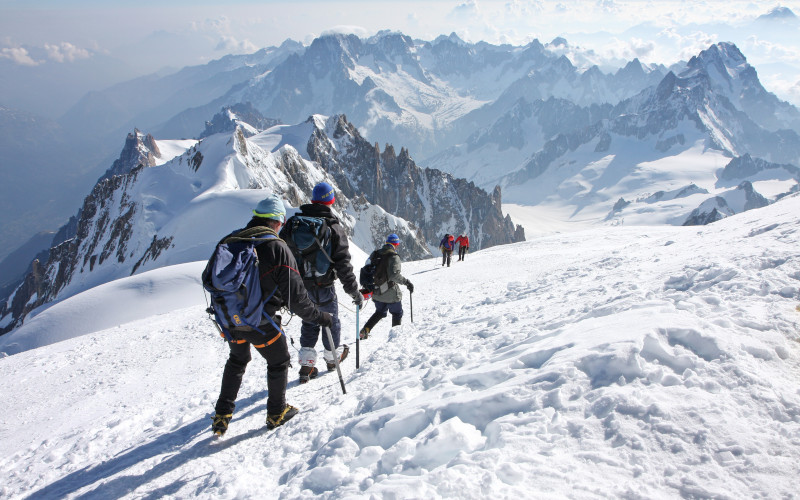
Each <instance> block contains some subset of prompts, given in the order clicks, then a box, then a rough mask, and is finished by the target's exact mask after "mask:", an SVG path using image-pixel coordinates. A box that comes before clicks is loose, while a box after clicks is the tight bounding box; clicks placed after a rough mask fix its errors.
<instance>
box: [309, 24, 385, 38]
mask: <svg viewBox="0 0 800 500" xmlns="http://www.w3.org/2000/svg"><path fill="white" fill-rule="evenodd" d="M371 34H372V33H371V32H370V31H369V30H367V29H366V28H362V27H361V26H348V25H339V26H334V27H332V28H328V29H326V30H324V31H323V32H322V33H321V34H320V36H325V35H356V36H357V37H359V38H368V37H370V36H371Z"/></svg>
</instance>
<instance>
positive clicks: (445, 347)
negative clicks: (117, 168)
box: [0, 196, 800, 498]
mask: <svg viewBox="0 0 800 500" xmlns="http://www.w3.org/2000/svg"><path fill="white" fill-rule="evenodd" d="M798 209H800V197H798V196H794V197H791V198H788V199H785V200H782V201H780V202H778V203H776V204H774V205H771V206H770V207H767V208H764V209H758V210H752V211H749V212H747V213H745V214H740V215H737V216H734V217H731V218H728V219H725V220H723V221H720V222H718V223H715V224H712V225H710V226H704V227H691V228H684V227H656V228H654V227H612V228H602V229H592V230H585V231H577V232H571V233H568V234H562V235H554V236H548V237H543V238H539V239H536V240H533V241H529V242H526V243H521V244H515V245H505V246H501V247H494V248H491V249H488V250H484V251H480V252H474V253H470V254H468V255H467V258H466V261H465V262H455V261H454V262H453V264H452V267H450V268H441V266H440V263H441V260H440V259H430V260H426V261H419V262H411V263H404V265H403V273H404V275H405V276H407V277H408V278H409V279H410V280H411V281H412V282H413V283H414V285H415V292H416V293H415V294H414V296H413V300H414V323H413V324H412V323H411V322H410V321H409V320H410V317H409V297H408V294H407V293H405V297H404V307H405V308H406V316H405V318H404V322H403V325H402V326H400V327H395V328H391V327H390V319H389V318H387V319H384V320H383V321H382V322H381V323H379V324H378V326H377V327H376V328H375V329H374V331H373V334H372V335H371V336H370V338H369V339H368V340H366V341H363V342H362V343H361V367H360V369H359V370H358V371H356V370H355V364H354V362H355V349H354V348H355V346H354V345H353V342H354V340H353V339H354V337H355V317H354V316H355V315H354V313H353V312H351V311H348V310H345V307H347V308H350V306H349V305H348V304H347V302H349V301H347V300H345V299H341V298H342V297H346V296H345V295H344V294H343V293H341V290H340V294H339V296H340V299H341V301H342V307H341V316H342V322H343V328H344V330H343V333H344V336H345V339H346V341H349V342H350V343H351V346H352V347H353V350H352V351H351V354H350V357H349V358H348V359H347V360H346V361H345V362H344V364H343V371H344V376H345V381H346V384H347V391H348V393H347V394H346V395H342V394H341V390H340V388H339V383H338V379H337V377H336V374H335V372H333V373H324V374H322V376H321V377H320V378H319V379H317V380H314V381H312V382H310V383H309V384H307V385H303V386H299V385H297V382H296V380H297V369H298V367H297V365H296V363H295V366H294V367H293V368H292V369H291V371H290V380H291V382H290V385H289V389H288V392H287V400H288V402H289V403H291V404H294V405H295V406H298V407H299V408H300V409H301V413H300V414H299V415H298V416H297V417H295V418H294V419H293V420H291V421H290V422H289V423H288V424H286V425H285V426H283V427H281V428H278V429H276V430H275V431H271V432H268V431H266V430H265V428H264V418H265V413H266V409H265V402H266V390H265V387H266V384H265V376H266V369H265V368H266V367H265V363H264V362H263V361H262V360H261V359H260V357H259V356H258V355H257V354H255V353H254V359H253V362H251V364H250V365H248V370H247V373H246V374H245V376H244V382H243V385H242V388H241V390H240V393H239V399H238V401H237V410H236V412H235V413H234V418H233V421H232V422H231V426H230V430H229V432H228V434H227V435H226V436H225V437H224V438H223V439H221V440H213V439H212V438H211V436H210V418H209V417H210V415H211V414H213V405H214V402H215V401H216V397H217V394H218V389H219V383H220V377H221V373H222V367H223V365H224V362H225V359H226V357H227V347H226V346H225V345H224V343H222V342H221V341H220V340H219V339H218V338H216V337H215V333H214V327H213V326H212V325H211V323H210V322H209V320H208V319H207V318H206V317H205V314H204V313H203V309H204V308H205V306H204V305H195V306H191V307H188V308H183V309H178V310H175V311H174V312H172V313H169V314H164V315H158V316H149V317H145V318H143V319H141V320H138V321H135V322H132V323H127V324H125V325H120V326H118V327H115V328H110V329H107V330H103V331H100V332H96V333H93V334H90V335H85V336H82V337H76V338H73V339H70V340H66V341H63V342H59V343H56V344H52V345H49V346H45V347H41V348H38V349H34V350H30V351H26V352H22V353H20V354H16V355H13V356H10V357H7V358H3V359H0V374H2V375H3V377H4V379H5V380H13V381H15V383H13V384H9V385H6V386H5V387H4V397H3V399H4V400H6V401H11V402H12V404H9V405H8V408H7V410H6V412H4V413H3V415H2V417H0V420H2V425H0V446H2V450H3V451H4V453H3V454H2V458H0V468H2V470H4V471H8V472H7V474H6V475H5V476H6V477H5V479H6V480H5V481H4V484H3V485H2V486H0V495H2V496H3V497H7V498H24V497H27V496H29V495H30V496H31V497H32V498H80V497H86V498H112V497H113V498H119V497H125V498H140V497H164V496H169V497H172V498H189V497H200V498H212V497H213V498H248V497H266V496H269V497H271V498H309V497H319V498H370V497H375V498H485V497H489V496H491V497H497V498H511V497H520V496H523V495H524V496H531V495H532V496H534V497H536V498H565V497H566V498H609V497H613V498H678V497H702V498H708V497H716V498H742V497H745V496H747V497H765V498H780V497H791V496H793V495H795V494H796V493H795V491H796V478H797V475H798V472H800V465H798V464H800V389H798V380H800V363H799V362H798V360H799V359H800V357H799V355H800V345H798V339H800V334H798V326H800V315H798V313H797V312H796V311H795V306H796V305H797V299H798V291H799V290H800V260H798V255H797V253H798V251H797V249H798V240H800V222H799V221H798V219H797V215H796V214H797V213H800V210H798ZM401 251H402V249H401ZM357 264H360V262H358V263H357ZM155 272H158V271H155ZM404 292H405V291H404ZM143 293H144V290H143ZM111 298H113V296H112V297H110V299H111ZM164 300H165V301H167V300H170V299H168V298H167V297H165V298H164ZM372 311H373V306H372V305H369V306H368V308H367V309H366V310H365V311H362V313H361V323H362V324H363V323H364V322H365V321H366V319H367V318H368V317H369V315H370V314H371V313H372ZM287 331H288V333H289V334H290V336H292V337H294V338H295V341H298V340H299V320H298V319H297V318H294V319H293V320H292V321H291V322H290V323H289V325H288V326H287ZM318 348H319V349H320V351H321V349H322V347H321V343H320V344H318ZM290 350H291V352H292V355H293V358H295V359H296V351H295V350H294V349H291V348H290ZM320 355H321V353H320ZM21 430H24V432H20V431H21Z"/></svg>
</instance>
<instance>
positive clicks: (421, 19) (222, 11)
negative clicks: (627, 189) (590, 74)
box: [0, 0, 800, 118]
mask: <svg viewBox="0 0 800 500" xmlns="http://www.w3.org/2000/svg"><path fill="white" fill-rule="evenodd" d="M776 7H785V8H788V9H791V10H792V11H793V12H794V13H795V14H796V13H798V12H800V1H798V0H794V1H788V2H780V3H778V2H763V3H754V2H750V1H736V0H734V1H726V2H722V1H705V2H702V1H701V2H694V1H692V2H689V1H682V0H673V1H670V0H661V1H627V2H625V1H614V0H598V1H590V2H581V1H575V0H572V1H569V0H561V1H550V0H542V1H539V0H533V1H530V0H510V1H489V0H466V1H463V0H462V1H445V0H433V1H427V2H415V1H412V2H397V1H389V2H379V3H377V2H367V1H360V0H351V1H349V2H333V1H329V0H304V1H299V2H286V1H262V2H254V1H246V0H236V1H234V2H228V3H226V4H225V5H218V4H217V2H209V1H201V2H188V1H186V0H169V1H165V2H155V1H152V0H144V1H140V2H137V3H136V7H131V4H129V3H123V2H118V1H112V2H107V1H99V0H77V1H71V2H69V7H59V8H54V7H52V2H49V1H46V0H32V1H25V2H23V1H20V0H0V13H1V14H2V15H0V28H1V29H2V32H3V33H4V35H3V37H2V38H1V39H0V69H2V70H3V73H4V74H5V78H4V79H0V91H1V93H0V95H2V96H3V97H2V98H0V105H5V106H8V107H11V108H15V109H19V110H22V111H30V112H33V113H36V114H41V115H44V116H47V117H50V118H57V117H59V116H60V115H61V114H63V113H64V112H65V111H66V110H67V109H68V108H69V107H70V106H72V105H73V104H74V103H75V102H77V100H78V99H80V98H81V97H82V96H83V95H85V94H86V92H89V91H93V90H102V89H104V88H107V87H109V86H111V85H113V84H115V83H119V82H122V81H127V80H130V79H133V78H136V77H140V76H144V75H149V74H152V73H156V72H160V73H162V74H165V73H168V72H172V71H176V70H178V69H180V68H182V67H185V66H191V65H198V64H205V63H207V62H209V61H211V60H214V59H219V58H220V57H223V56H225V55H227V54H245V53H253V52H256V51H257V50H259V49H261V48H264V47H269V46H277V45H280V44H281V43H282V42H283V41H285V40H287V39H292V40H296V41H299V42H302V43H304V44H309V43H310V42H311V41H312V40H313V39H314V38H315V37H317V36H319V35H320V34H322V33H325V32H326V31H330V30H337V31H347V32H353V33H357V34H359V35H361V36H370V35H373V34H375V33H377V32H378V31H381V30H387V29H388V30H393V31H400V32H403V33H404V34H407V35H409V36H412V37H414V38H419V39H424V40H433V39H434V38H436V37H437V36H440V35H447V34H450V33H452V32H454V33H456V34H457V35H458V36H459V37H461V38H462V39H464V40H466V41H468V42H478V41H486V42H489V43H511V44H514V45H524V44H526V43H529V42H530V41H532V40H534V39H538V40H539V41H541V42H543V43H546V42H549V41H551V40H552V39H553V38H555V37H557V36H561V37H564V38H565V39H566V40H567V41H568V42H569V44H570V48H569V49H566V50H565V54H566V55H567V56H568V57H570V58H571V59H572V60H573V61H574V62H575V63H576V64H578V65H582V64H583V65H586V64H598V65H599V66H600V67H601V69H605V70H607V71H608V70H611V69H613V68H616V67H620V66H622V65H623V64H624V63H625V62H627V61H629V60H631V59H633V58H639V59H640V60H641V61H642V62H645V63H660V64H667V65H668V64H672V63H674V62H677V61H680V60H686V59H688V58H690V57H691V56H693V55H696V54H697V53H698V52H699V51H701V50H703V49H705V48H707V47H708V46H709V45H711V44H713V43H716V42H720V41H730V42H733V43H736V44H737V46H739V48H740V49H741V50H742V52H743V53H744V54H745V56H746V57H747V58H748V61H749V62H750V64H752V65H753V66H754V67H755V68H756V70H757V71H758V72H759V76H760V78H761V79H762V83H763V84H764V85H765V87H766V88H767V89H768V90H770V91H771V92H773V93H775V94H777V95H778V96H779V97H780V98H781V99H784V100H788V101H790V102H792V103H793V104H795V105H800V62H799V61H800V37H797V36H796V34H797V27H798V22H797V18H796V17H794V18H789V19H784V20H773V21H772V22H765V21H764V20H763V19H761V20H759V17H760V16H762V17H763V16H765V15H767V14H769V13H770V12H771V11H772V10H773V9H775V8H776Z"/></svg>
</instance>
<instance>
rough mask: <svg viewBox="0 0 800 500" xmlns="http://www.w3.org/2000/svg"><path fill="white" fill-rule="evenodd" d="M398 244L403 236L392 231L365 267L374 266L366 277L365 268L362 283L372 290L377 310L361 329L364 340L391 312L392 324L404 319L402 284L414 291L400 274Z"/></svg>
mask: <svg viewBox="0 0 800 500" xmlns="http://www.w3.org/2000/svg"><path fill="white" fill-rule="evenodd" d="M399 246H400V238H398V237H397V235H396V234H394V233H392V234H390V235H389V236H387V237H386V244H385V245H383V247H381V248H379V249H378V250H375V251H374V252H372V254H371V255H370V256H369V260H368V264H367V265H366V266H364V268H367V269H371V271H372V274H371V276H367V275H366V274H367V273H365V270H364V269H362V273H361V285H362V286H364V287H365V288H366V290H367V291H371V292H372V301H373V302H375V312H374V313H373V314H372V316H370V318H369V319H368V320H367V322H366V323H365V324H364V328H362V329H361V331H360V332H359V338H360V339H361V340H366V339H367V338H369V333H370V332H371V331H372V329H373V328H375V325H377V324H378V321H380V320H382V319H383V318H385V317H386V316H387V314H388V313H392V326H398V325H400V324H401V323H402V321H403V292H402V291H400V285H405V286H406V288H407V289H408V292H409V293H414V285H412V284H411V282H410V281H408V279H406V278H405V277H404V276H403V275H402V274H400V267H401V262H400V256H399V255H397V247H399ZM373 266H374V267H373Z"/></svg>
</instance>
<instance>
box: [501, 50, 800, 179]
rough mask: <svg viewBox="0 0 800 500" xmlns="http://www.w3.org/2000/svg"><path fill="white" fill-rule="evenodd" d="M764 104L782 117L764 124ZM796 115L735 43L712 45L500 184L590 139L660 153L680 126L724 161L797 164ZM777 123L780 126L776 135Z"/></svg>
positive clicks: (549, 146)
mask: <svg viewBox="0 0 800 500" xmlns="http://www.w3.org/2000/svg"><path fill="white" fill-rule="evenodd" d="M764 107H767V108H768V109H769V110H771V111H769V113H766V114H770V113H772V115H770V116H773V115H774V116H785V117H787V119H786V120H784V121H782V122H780V123H778V122H776V121H775V120H769V119H768V117H766V116H765V113H764V111H763V109H764ZM784 108H785V109H784ZM756 109H761V111H760V112H758V113H756V112H755V111H754V110H756ZM797 113H798V112H797V110H796V109H795V108H793V107H792V106H790V105H788V103H782V102H781V101H779V100H778V99H777V98H776V97H775V96H774V95H772V94H769V93H768V92H766V90H764V89H763V87H761V84H760V83H759V81H758V78H757V76H756V75H755V71H754V70H753V69H752V66H750V65H749V64H747V62H746V60H745V58H744V56H743V55H742V54H741V52H739V50H738V49H737V48H736V46H735V45H733V44H729V43H719V44H717V45H714V46H712V47H710V48H709V49H708V50H705V51H703V52H701V53H700V54H699V55H698V56H696V57H694V58H692V60H691V61H690V62H689V63H688V65H687V67H686V69H685V70H684V71H682V72H681V73H680V74H678V75H676V74H675V73H673V72H669V73H668V74H667V75H666V76H664V78H663V79H662V80H661V82H660V83H659V84H658V85H657V86H655V87H652V88H650V89H647V90H645V91H642V92H641V93H639V94H638V95H636V96H634V97H631V98H629V99H626V100H624V101H622V102H620V103H619V104H617V105H616V106H614V108H613V109H612V110H610V111H609V112H608V115H607V116H608V119H606V120H601V121H598V122H596V123H594V124H592V125H589V126H586V127H583V128H580V129H574V130H572V131H566V132H562V133H560V134H558V135H557V136H555V137H554V138H552V139H551V140H549V141H548V142H547V143H545V144H544V146H543V147H542V148H541V150H540V151H538V152H537V153H535V154H534V155H533V156H532V157H531V158H530V159H529V160H528V161H527V162H526V164H525V166H524V167H523V168H522V169H520V170H519V171H517V172H515V173H512V174H509V175H508V176H507V177H506V178H505V179H504V180H503V182H502V183H501V185H503V186H510V185H515V184H522V183H524V182H526V181H528V180H530V179H533V178H536V177H538V176H539V175H541V174H542V173H543V172H544V171H545V170H546V169H547V168H549V167H550V165H551V164H553V163H554V161H555V160H556V159H557V158H559V157H561V156H563V155H565V154H566V153H567V152H570V151H575V150H576V149H577V148H578V147H580V146H582V145H584V144H588V143H589V142H591V141H597V146H596V149H595V150H596V152H605V151H607V150H609V149H612V150H613V147H614V145H613V137H614V136H621V137H626V138H635V139H638V140H645V139H648V138H655V139H656V144H655V149H656V150H657V151H660V152H665V151H667V150H669V149H670V148H672V147H674V146H675V145H683V144H684V143H685V142H686V140H687V139H686V137H685V135H684V133H683V132H682V129H681V124H682V123H686V122H689V123H693V124H694V125H695V127H696V129H697V131H698V132H700V133H701V134H703V135H705V136H706V141H707V143H708V144H709V145H710V146H711V147H712V148H714V149H717V150H720V151H723V152H725V153H726V154H729V155H730V156H739V155H741V156H743V157H744V155H745V154H748V153H749V154H752V155H754V156H758V157H761V158H765V159H766V160H768V161H770V162H776V163H796V162H798V161H800V135H798V133H797V132H796V131H795V130H793V129H791V128H792V127H793V128H797V127H798V123H799V122H798V121H797V119H796V118H795V115H797ZM751 115H752V116H751ZM780 126H785V127H787V128H786V129H780V130H777V127H780ZM684 129H685V127H684ZM756 168H759V167H756ZM727 175H733V174H732V173H731V172H729V173H728V174H727Z"/></svg>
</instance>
